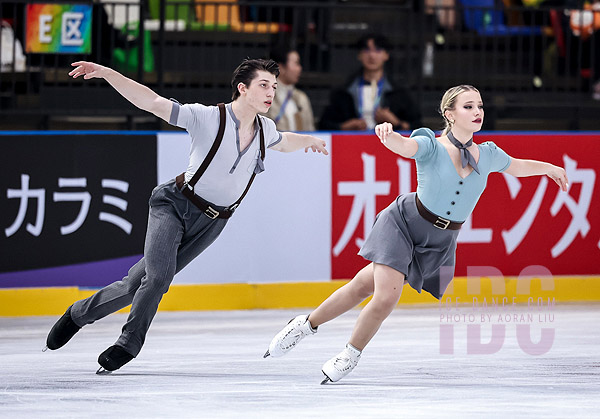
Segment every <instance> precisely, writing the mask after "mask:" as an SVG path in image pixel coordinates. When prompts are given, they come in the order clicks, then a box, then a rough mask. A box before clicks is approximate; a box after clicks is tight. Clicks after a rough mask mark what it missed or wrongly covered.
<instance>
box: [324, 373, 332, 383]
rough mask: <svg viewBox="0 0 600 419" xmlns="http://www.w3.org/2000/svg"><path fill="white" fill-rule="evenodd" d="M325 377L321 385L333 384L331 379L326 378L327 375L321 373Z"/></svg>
mask: <svg viewBox="0 0 600 419" xmlns="http://www.w3.org/2000/svg"><path fill="white" fill-rule="evenodd" d="M323 374H324V375H325V379H324V380H323V381H321V385H323V384H327V383H333V381H331V378H329V377H328V376H327V374H325V373H323Z"/></svg>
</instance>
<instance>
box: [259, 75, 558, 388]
mask: <svg viewBox="0 0 600 419" xmlns="http://www.w3.org/2000/svg"><path fill="white" fill-rule="evenodd" d="M440 112H441V114H442V116H443V117H444V120H445V122H446V128H445V129H444V131H443V133H442V135H441V136H440V137H439V138H435V135H434V133H433V132H432V131H431V130H429V129H427V128H420V129H417V130H415V131H413V132H412V134H411V135H410V137H404V136H402V135H400V134H398V133H396V132H394V131H393V127H392V124H390V123H387V122H386V123H383V124H379V125H377V126H376V127H375V134H376V135H377V137H379V139H380V140H381V142H382V143H383V144H384V146H385V147H387V148H388V149H389V150H391V151H392V152H394V153H396V154H398V155H400V156H402V157H404V158H411V159H414V160H415V162H416V166H417V191H416V192H413V193H409V194H406V195H401V196H399V197H398V198H396V200H394V202H392V203H391V205H389V206H388V207H387V208H386V209H384V210H383V211H382V212H380V213H379V214H378V216H377V219H376V221H375V224H374V225H373V229H372V231H371V233H370V234H369V236H368V237H367V239H366V241H365V243H364V245H363V246H362V248H361V249H360V252H359V254H360V255H361V256H363V257H364V258H365V259H366V260H368V261H370V262H369V263H368V265H367V266H365V267H364V268H363V269H362V270H360V271H359V272H358V273H357V274H356V276H355V277H354V278H353V279H352V280H351V281H350V282H348V283H347V284H346V285H344V286H343V287H341V288H340V289H338V290H337V291H335V292H334V293H333V294H332V295H331V296H330V297H329V298H328V299H327V300H325V301H324V302H323V303H322V304H321V305H320V306H319V307H317V308H316V309H315V310H314V311H313V312H312V313H310V314H309V315H300V316H298V317H296V318H294V319H292V321H291V322H290V323H289V324H288V325H287V326H286V327H284V328H283V330H282V331H281V332H279V333H278V334H277V335H276V336H275V337H274V338H273V340H272V341H271V343H270V345H269V348H268V351H267V352H266V354H265V357H267V356H269V355H270V356H273V357H279V356H282V355H284V354H286V353H287V352H289V351H290V350H291V349H293V348H294V347H296V346H297V344H298V342H300V340H301V339H303V338H304V337H306V336H309V335H312V334H314V333H316V332H317V328H318V327H319V326H321V325H322V324H324V323H326V322H328V321H330V320H332V319H334V318H336V317H338V316H339V315H341V314H343V313H345V312H346V311H348V310H350V309H351V308H353V307H355V306H356V305H358V304H359V303H360V302H362V301H363V300H364V299H366V298H367V297H369V296H371V295H372V296H373V298H372V299H371V301H370V302H369V303H368V304H367V305H366V306H365V307H364V309H363V310H362V311H361V313H360V315H359V316H358V319H357V321H356V325H355V326H354V331H353V332H352V335H351V337H350V340H349V341H348V344H347V345H346V347H345V348H344V350H342V352H340V353H339V354H338V355H336V356H334V357H333V358H331V359H330V360H329V361H327V362H326V363H325V364H324V365H323V368H322V371H323V373H324V374H325V379H324V380H323V383H326V382H330V381H332V382H335V381H338V380H340V379H341V378H343V377H345V376H346V375H347V374H348V373H350V372H351V371H352V370H353V369H354V368H355V367H356V365H357V364H358V361H359V359H360V358H361V355H362V351H363V349H364V348H365V346H366V345H367V344H368V343H369V341H370V340H371V338H373V336H374V335H375V333H376V332H377V330H378V329H379V327H380V326H381V324H382V322H383V321H384V320H385V319H386V318H387V317H388V315H389V314H390V313H391V312H392V310H393V308H394V307H395V306H396V304H397V303H398V301H399V299H400V295H401V293H402V288H403V286H404V285H405V284H409V285H410V286H411V287H412V288H414V289H415V290H416V291H418V292H419V293H420V292H421V290H425V291H427V292H429V293H430V294H432V295H433V296H434V297H435V298H437V299H441V297H442V296H443V294H444V292H445V290H446V288H447V286H448V285H449V283H450V281H451V280H452V277H453V275H454V265H455V251H456V238H457V236H458V232H459V230H460V227H461V225H462V224H463V223H464V221H465V220H466V218H467V217H468V216H469V214H471V212H472V211H473V209H474V208H475V205H476V203H477V201H478V200H479V197H480V195H481V194H482V193H483V191H484V189H485V187H486V183H487V177H488V175H489V174H490V173H492V172H504V173H508V174H510V175H513V176H517V177H522V176H538V175H546V176H548V177H549V178H550V179H552V180H554V181H555V182H556V183H557V184H558V186H559V187H560V189H561V190H562V191H565V192H566V191H567V190H568V180H567V175H566V172H565V170H564V169H563V168H561V167H558V166H554V165H552V164H550V163H545V162H541V161H535V160H522V159H517V158H512V157H510V156H509V155H508V154H506V153H505V152H504V151H503V150H502V149H501V148H500V147H498V146H497V145H495V144H494V143H493V142H484V143H482V144H476V143H475V142H473V134H474V133H475V132H477V131H479V130H480V129H481V124H482V123H483V116H484V111H483V102H482V99H481V96H480V94H479V91H478V90H477V89H476V88H474V87H473V86H470V85H461V86H457V87H453V88H451V89H449V90H447V91H446V93H445V94H444V96H443V98H442V101H441V105H440Z"/></svg>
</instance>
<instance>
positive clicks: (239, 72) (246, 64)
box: [231, 58, 279, 100]
mask: <svg viewBox="0 0 600 419" xmlns="http://www.w3.org/2000/svg"><path fill="white" fill-rule="evenodd" d="M257 71H267V72H269V73H271V74H273V75H274V76H275V77H279V65H278V64H277V63H276V62H275V61H273V60H263V59H261V58H258V59H251V58H246V59H244V61H242V63H241V64H240V65H238V67H237V68H236V69H235V71H234V72H233V76H232V78H231V87H232V89H233V93H232V95H231V99H232V100H236V99H237V98H238V97H240V91H239V90H238V88H237V86H238V84H240V83H244V84H245V85H246V86H250V82H251V81H252V80H253V79H254V78H255V77H256V72H257Z"/></svg>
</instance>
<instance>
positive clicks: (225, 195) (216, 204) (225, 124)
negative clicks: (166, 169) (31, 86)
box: [46, 59, 328, 374]
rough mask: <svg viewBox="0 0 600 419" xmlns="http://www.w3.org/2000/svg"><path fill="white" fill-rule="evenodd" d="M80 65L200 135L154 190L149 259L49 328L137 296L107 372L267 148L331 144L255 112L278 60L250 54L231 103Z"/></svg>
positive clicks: (220, 221) (60, 334)
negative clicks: (179, 168) (190, 97)
mask: <svg viewBox="0 0 600 419" xmlns="http://www.w3.org/2000/svg"><path fill="white" fill-rule="evenodd" d="M73 66H74V67H75V69H74V70H72V71H71V72H70V73H69V75H70V76H72V77H73V78H77V77H79V76H83V78H84V79H86V80H87V79H92V78H103V79H105V80H106V81H107V82H108V83H109V84H110V85H111V86H112V87H113V88H114V89H115V90H117V92H118V93H120V94H121V95H122V96H123V97H124V98H125V99H127V100H129V101H130V102H131V103H132V104H134V105H135V106H137V107H138V108H140V109H142V110H145V111H148V112H151V113H153V114H154V115H156V116H157V117H159V118H161V119H163V120H165V121H167V122H168V123H170V124H171V125H175V126H178V127H180V128H184V129H186V130H187V132H188V133H189V135H190V137H191V140H192V143H191V150H190V159H189V164H188V166H187V167H188V168H187V170H186V172H184V173H182V174H181V175H179V176H177V178H176V179H172V180H170V181H168V182H166V183H164V184H162V185H159V186H158V187H156V188H155V189H154V191H153V192H152V195H151V197H150V214H149V218H148V227H147V232H146V241H145V245H144V256H143V258H142V259H141V260H140V261H139V262H138V263H136V264H135V265H134V266H133V267H131V269H130V270H129V272H128V274H127V275H126V276H125V277H124V278H123V279H122V280H121V281H117V282H114V283H112V284H110V285H108V286H106V287H105V288H103V289H101V290H99V291H98V292H96V293H95V294H94V295H92V296H91V297H89V298H86V299H84V300H81V301H76V302H75V303H74V304H73V305H71V306H70V307H69V308H68V309H67V311H66V312H65V314H64V315H63V316H62V317H61V318H60V319H59V320H58V321H57V322H56V324H55V325H54V326H53V327H52V329H51V331H50V333H49V334H48V337H47V340H46V345H47V348H48V349H51V350H55V349H58V348H60V347H62V346H64V345H65V344H66V343H67V342H68V341H69V340H70V339H71V338H72V337H73V336H74V335H75V334H76V333H77V332H78V331H79V330H80V329H81V328H82V327H83V326H85V325H88V324H91V323H94V322H95V321H96V320H99V319H101V318H103V317H105V316H107V315H108V314H110V313H114V312H115V311H117V310H120V309H122V308H124V307H126V306H128V305H129V304H131V311H130V314H129V317H128V318H127V322H126V323H125V325H124V326H123V330H122V333H121V336H120V337H119V338H118V339H117V341H116V343H115V344H114V345H112V346H110V347H109V348H108V349H107V350H105V351H104V352H103V353H102V354H100V356H99V358H98V363H99V364H100V369H99V370H98V373H100V374H101V373H107V372H110V371H114V370H117V369H119V368H121V367H122V366H123V365H125V364H126V363H127V362H129V361H131V360H132V359H133V358H135V357H136V356H137V355H138V354H139V352H140V350H141V348H142V345H143V344H144V341H145V338H146V333H147V331H148V329H149V327H150V323H151V322H152V319H153V318H154V315H155V314H156V311H157V309H158V304H159V302H160V300H161V298H162V296H163V294H164V293H166V292H167V291H168V289H169V286H170V284H171V282H172V281H173V277H174V275H175V274H176V273H177V272H179V271H180V270H181V269H183V268H184V267H185V266H186V265H187V264H188V263H190V262H191V261H192V260H193V259H194V258H195V257H196V256H198V255H199V254H200V253H202V252H203V251H204V250H205V249H206V248H207V247H208V246H210V245H211V244H212V243H213V242H214V241H215V240H216V239H217V237H218V236H219V234H220V233H221V231H222V230H223V228H224V227H225V225H226V224H227V222H228V220H229V218H230V217H231V216H232V215H233V214H234V211H235V209H236V208H237V206H238V205H239V204H240V202H241V200H242V199H243V198H244V196H245V195H246V193H247V192H248V189H249V188H250V185H251V184H252V181H253V180H254V178H255V176H256V175H257V174H260V173H261V172H263V171H264V170H265V166H264V159H265V149H271V150H276V151H281V152H292V151H296V150H299V149H304V150H305V152H308V150H312V151H313V152H319V153H324V154H328V152H327V149H326V148H325V145H326V144H325V142H324V141H323V140H321V139H319V138H317V137H314V136H311V135H301V134H295V133H292V132H285V133H283V134H282V133H279V132H278V131H277V130H276V128H275V124H274V122H273V121H271V120H270V119H268V118H265V117H262V116H258V115H257V114H259V113H264V112H267V111H268V109H269V107H270V106H271V104H272V102H273V97H274V96H275V89H276V88H277V76H278V75H279V69H278V66H277V63H275V62H274V61H272V60H262V59H246V60H244V61H243V62H242V63H241V64H240V65H239V66H238V67H237V68H236V69H235V71H234V72H233V77H232V80H231V87H232V90H233V94H232V102H230V103H228V104H222V103H220V104H218V105H217V106H205V105H202V104H199V103H194V104H185V105H181V104H179V103H178V102H177V101H174V100H169V99H166V98H164V97H161V96H159V95H158V94H156V93H155V92H153V91H152V90H150V89H149V88H147V87H146V86H143V85H141V84H139V83H137V82H135V81H134V80H131V79H128V78H127V77H125V76H123V75H121V74H119V73H118V72H116V71H114V70H112V69H110V68H108V67H104V66H101V65H98V64H95V63H91V62H85V61H79V62H75V63H73ZM265 205H266V204H265ZM264 221H265V222H266V221H267V220H266V219H265V220H264Z"/></svg>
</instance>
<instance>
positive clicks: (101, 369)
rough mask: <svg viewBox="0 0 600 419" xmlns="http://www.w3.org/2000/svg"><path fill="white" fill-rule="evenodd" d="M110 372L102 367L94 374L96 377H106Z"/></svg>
mask: <svg viewBox="0 0 600 419" xmlns="http://www.w3.org/2000/svg"><path fill="white" fill-rule="evenodd" d="M111 372H112V371H109V370H106V369H104V367H100V368H98V371H96V374H98V375H108V374H110V373H111Z"/></svg>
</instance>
